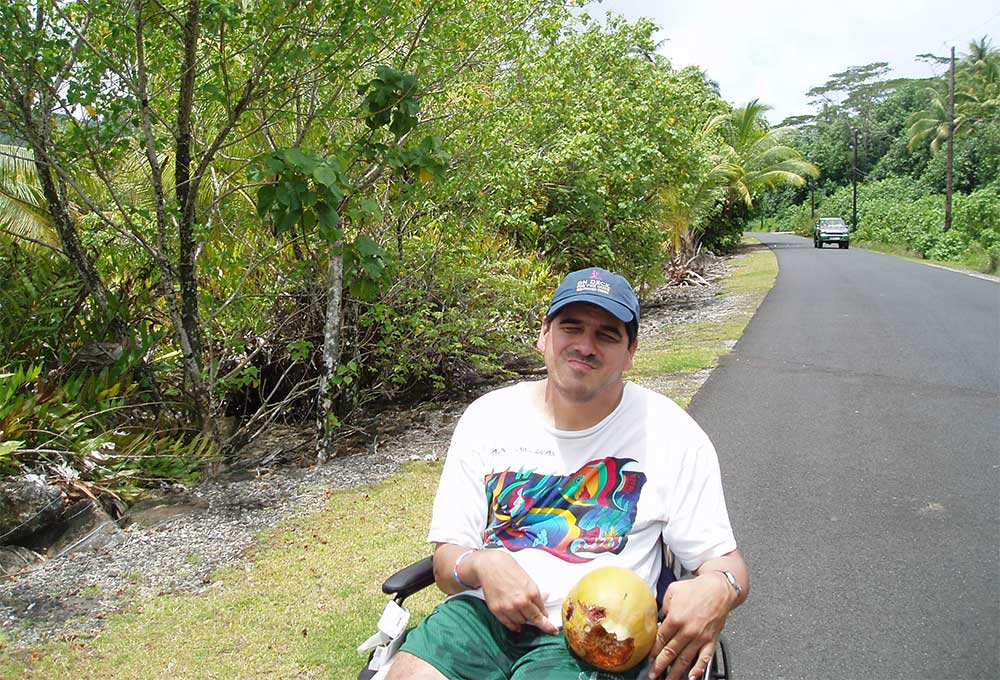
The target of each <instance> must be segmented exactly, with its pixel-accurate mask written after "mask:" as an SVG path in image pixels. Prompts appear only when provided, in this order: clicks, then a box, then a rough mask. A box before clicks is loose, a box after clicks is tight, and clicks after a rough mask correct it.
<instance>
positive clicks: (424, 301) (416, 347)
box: [345, 227, 555, 399]
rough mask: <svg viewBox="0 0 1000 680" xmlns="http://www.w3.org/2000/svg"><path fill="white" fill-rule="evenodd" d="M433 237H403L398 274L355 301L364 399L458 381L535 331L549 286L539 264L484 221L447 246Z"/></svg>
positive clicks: (497, 367) (520, 347) (494, 362)
mask: <svg viewBox="0 0 1000 680" xmlns="http://www.w3.org/2000/svg"><path fill="white" fill-rule="evenodd" d="M440 236H441V235H440V234H439V233H438V228H436V227H432V228H431V229H430V230H428V231H427V232H425V233H424V234H423V235H421V236H420V237H417V238H413V239H411V240H410V241H409V242H408V244H407V246H408V251H409V252H410V254H408V256H407V263H406V266H405V267H402V268H401V270H402V271H403V272H404V273H402V274H401V275H400V277H399V278H398V280H397V281H396V282H395V283H394V284H393V285H392V287H391V288H390V289H389V290H388V291H386V293H385V294H383V295H382V296H381V297H380V298H379V300H378V301H377V302H375V303H374V304H371V305H368V306H366V307H363V308H362V311H361V313H360V317H359V319H358V325H359V327H360V328H359V333H360V334H359V337H358V339H357V340H356V341H355V345H356V347H355V349H356V351H357V353H358V355H359V356H358V358H359V362H358V365H359V366H360V368H361V377H360V381H361V382H360V385H361V386H363V387H365V388H367V389H366V392H367V397H368V398H369V399H371V398H382V399H385V398H393V397H400V396H407V395H412V396H416V395H420V394H424V393H427V392H432V391H441V390H449V389H455V388H459V389H461V388H463V387H467V386H468V382H469V381H470V380H472V381H473V382H475V381H478V380H479V379H480V377H481V375H482V374H483V373H492V372H496V371H501V370H502V363H503V361H502V360H503V358H504V356H505V355H507V354H509V353H511V352H514V353H522V352H524V350H525V349H526V347H527V343H528V341H529V340H530V339H531V337H532V335H533V333H535V332H537V326H538V322H539V321H540V319H541V316H542V314H543V313H544V311H545V310H544V307H543V306H542V305H543V304H544V301H545V296H546V295H547V294H548V293H549V292H550V291H551V289H552V287H554V285H555V281H554V277H553V275H552V274H551V273H550V271H549V269H548V267H547V266H546V265H544V264H543V263H542V262H541V261H540V260H538V259H535V258H534V257H531V256H526V255H519V254H518V253H517V252H516V251H515V250H514V249H513V248H512V247H511V246H510V245H509V244H507V243H506V242H505V240H504V239H503V238H502V237H500V236H497V235H495V234H489V233H488V232H487V230H485V229H484V230H482V231H480V232H477V234H476V235H473V236H470V237H467V238H463V239H460V242H456V243H453V244H452V245H451V247H449V248H448V249H447V250H444V249H440V250H439V249H438V248H437V246H436V244H437V239H438V238H439V237H440ZM451 236H453V237H454V236H455V235H454V234H451ZM351 356H352V354H351V351H350V350H348V352H347V356H345V360H346V359H348V358H351Z"/></svg>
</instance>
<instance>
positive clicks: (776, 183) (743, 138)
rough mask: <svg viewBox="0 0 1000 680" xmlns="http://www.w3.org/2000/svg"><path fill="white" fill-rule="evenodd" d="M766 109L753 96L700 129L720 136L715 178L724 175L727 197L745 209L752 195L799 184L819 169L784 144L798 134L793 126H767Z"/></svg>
mask: <svg viewBox="0 0 1000 680" xmlns="http://www.w3.org/2000/svg"><path fill="white" fill-rule="evenodd" d="M769 108H770V107H769V106H767V105H765V104H761V103H760V101H759V100H757V99H754V100H753V101H751V102H750V103H748V104H747V105H746V106H743V107H741V108H738V109H734V110H733V111H730V112H728V113H723V114H719V115H718V116H715V117H714V118H713V119H712V120H710V121H709V122H708V124H707V125H706V126H705V130H704V132H703V135H705V136H708V135H710V134H712V133H713V132H718V133H719V135H720V137H721V138H722V141H723V147H722V150H721V153H720V155H719V162H718V164H717V165H716V168H715V177H717V178H718V177H722V178H725V181H726V183H727V186H726V189H727V191H728V194H729V196H728V197H727V200H728V201H734V202H737V203H741V204H743V205H745V206H746V207H747V208H748V209H749V208H753V198H754V196H755V195H756V194H759V193H761V192H764V191H769V190H771V189H775V188H777V187H780V186H783V185H787V184H790V185H792V186H796V187H801V186H803V185H805V183H806V177H807V176H808V177H819V168H817V167H816V166H815V165H813V164H812V163H810V162H809V161H807V160H805V159H804V158H802V155H801V154H800V153H799V152H798V151H796V150H795V149H794V148H792V147H791V146H788V143H789V142H790V141H791V139H792V138H793V137H794V136H795V135H796V134H798V133H797V131H796V130H795V129H794V128H792V127H777V128H768V126H767V121H766V120H765V119H764V112H765V111H767V110H768V109H769ZM710 178H711V176H710Z"/></svg>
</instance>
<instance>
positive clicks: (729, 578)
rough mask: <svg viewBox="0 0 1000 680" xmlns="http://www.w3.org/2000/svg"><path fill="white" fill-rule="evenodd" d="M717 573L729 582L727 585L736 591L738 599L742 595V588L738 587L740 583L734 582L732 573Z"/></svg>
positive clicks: (734, 578)
mask: <svg viewBox="0 0 1000 680" xmlns="http://www.w3.org/2000/svg"><path fill="white" fill-rule="evenodd" d="M719 573H720V574H722V575H723V576H725V577H726V580H727V581H729V585H731V586H732V587H733V588H735V589H736V599H739V598H740V596H741V595H742V594H743V588H741V587H740V582H739V581H737V580H736V577H735V576H733V572H731V571H720V572H719Z"/></svg>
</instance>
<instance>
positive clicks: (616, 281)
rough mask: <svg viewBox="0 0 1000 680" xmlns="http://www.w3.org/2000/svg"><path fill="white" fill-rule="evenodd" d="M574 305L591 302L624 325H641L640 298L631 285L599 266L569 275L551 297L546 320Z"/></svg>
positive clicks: (623, 278)
mask: <svg viewBox="0 0 1000 680" xmlns="http://www.w3.org/2000/svg"><path fill="white" fill-rule="evenodd" d="M573 302H589V303H590V304H592V305H597V306H598V307H603V308H604V309H606V310H608V311H609V312H611V313H612V314H614V315H615V317H616V318H618V319H620V320H621V322H622V323H624V324H629V323H632V322H635V324H636V325H637V326H638V325H639V298H637V297H636V295H635V291H634V290H632V285H631V284H630V283H629V282H628V281H627V280H626V279H625V277H624V276H622V275H620V274H613V273H611V272H609V271H608V270H607V269H601V268H600V267H588V268H586V269H580V270H579V271H575V272H573V273H571V274H567V275H566V278H564V279H563V280H562V283H560V284H559V287H558V288H556V292H555V293H553V294H552V302H550V303H549V311H547V312H545V316H546V317H547V318H550V319H551V318H552V317H553V316H555V315H556V313H558V312H559V310H560V309H562V308H563V307H565V306H566V305H568V304H571V303H573Z"/></svg>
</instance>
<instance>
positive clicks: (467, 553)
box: [451, 548, 479, 590]
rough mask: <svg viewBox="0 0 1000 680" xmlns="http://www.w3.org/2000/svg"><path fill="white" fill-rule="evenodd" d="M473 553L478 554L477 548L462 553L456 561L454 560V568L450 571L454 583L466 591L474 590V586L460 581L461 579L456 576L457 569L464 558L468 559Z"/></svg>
mask: <svg viewBox="0 0 1000 680" xmlns="http://www.w3.org/2000/svg"><path fill="white" fill-rule="evenodd" d="M474 552H479V548H472V549H471V550H466V551H465V552H464V553H462V554H461V555H459V556H458V559H457V560H455V568H454V569H452V570H451V575H452V576H454V577H455V583H457V584H458V585H460V586H462V587H463V588H466V589H468V590H475V589H476V586H470V585H469V584H468V583H466V582H465V581H463V580H462V577H461V576H459V575H458V567H459V565H460V564H462V562H463V561H464V560H465V558H466V557H468V556H469V555H471V554H472V553H474Z"/></svg>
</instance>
